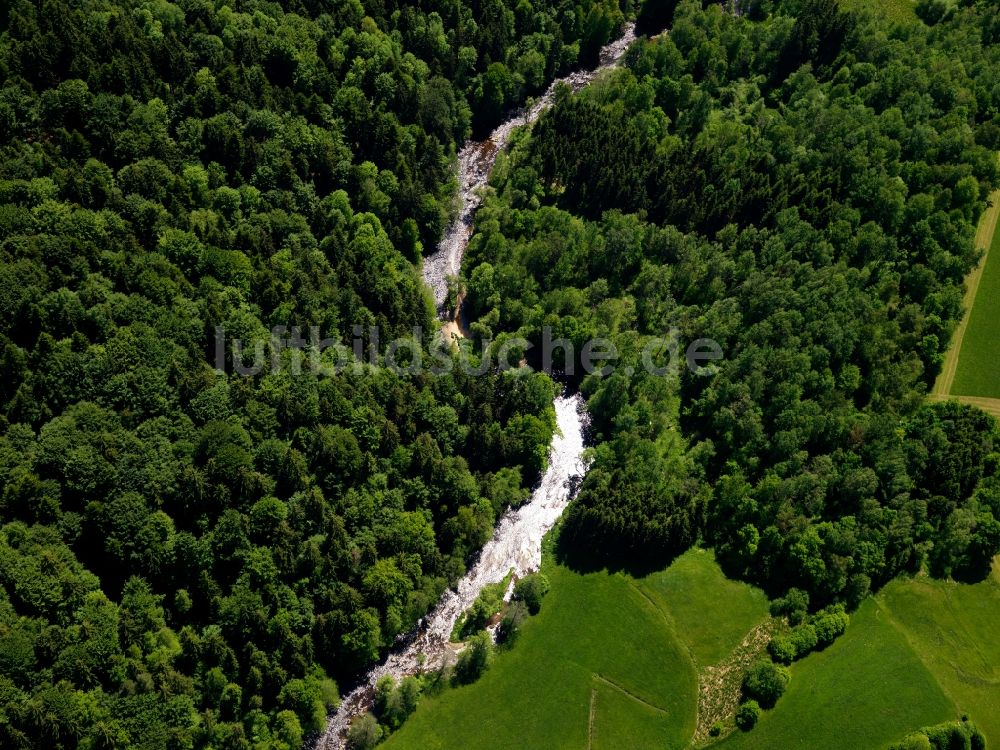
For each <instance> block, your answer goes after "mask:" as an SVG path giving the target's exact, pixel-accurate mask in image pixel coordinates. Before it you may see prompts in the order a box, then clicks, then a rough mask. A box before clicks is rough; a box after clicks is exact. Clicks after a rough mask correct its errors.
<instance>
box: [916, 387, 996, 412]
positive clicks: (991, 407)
mask: <svg viewBox="0 0 1000 750" xmlns="http://www.w3.org/2000/svg"><path fill="white" fill-rule="evenodd" d="M930 400H931V401H958V402H959V403H960V404H968V405H969V406H978V407H979V408H980V409H982V410H983V411H985V412H986V413H988V414H992V415H993V416H994V417H997V418H1000V398H985V397H983V396H955V395H945V394H942V393H932V394H931V395H930Z"/></svg>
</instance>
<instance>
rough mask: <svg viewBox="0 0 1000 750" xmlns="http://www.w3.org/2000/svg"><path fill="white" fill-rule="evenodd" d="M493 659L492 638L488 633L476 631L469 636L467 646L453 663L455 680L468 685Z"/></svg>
mask: <svg viewBox="0 0 1000 750" xmlns="http://www.w3.org/2000/svg"><path fill="white" fill-rule="evenodd" d="M492 659H493V639H492V638H490V634H489V633H476V634H475V635H474V636H472V637H471V638H469V642H468V646H466V648H465V650H464V651H463V652H462V653H461V654H459V657H458V661H457V662H456V664H455V680H456V681H457V682H458V683H459V684H462V685H468V684H469V683H471V682H475V681H476V680H478V679H479V676H480V675H482V673H483V672H485V671H486V668H487V667H489V665H490V661H491V660H492Z"/></svg>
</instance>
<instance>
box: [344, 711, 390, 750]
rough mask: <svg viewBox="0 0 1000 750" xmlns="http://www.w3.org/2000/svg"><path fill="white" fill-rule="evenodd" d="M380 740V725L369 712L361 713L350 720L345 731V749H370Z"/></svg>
mask: <svg viewBox="0 0 1000 750" xmlns="http://www.w3.org/2000/svg"><path fill="white" fill-rule="evenodd" d="M381 740H382V727H380V726H379V725H378V722H377V721H375V717H374V716H372V715H371V714H363V715H361V716H359V717H358V718H356V719H355V720H354V721H352V722H351V728H350V729H349V730H348V731H347V750H371V748H373V747H375V746H376V745H377V744H378V743H379V742H381Z"/></svg>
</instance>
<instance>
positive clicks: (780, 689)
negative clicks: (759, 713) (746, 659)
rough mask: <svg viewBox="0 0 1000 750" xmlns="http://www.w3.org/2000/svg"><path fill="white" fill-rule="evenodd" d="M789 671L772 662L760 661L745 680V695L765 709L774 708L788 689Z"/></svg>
mask: <svg viewBox="0 0 1000 750" xmlns="http://www.w3.org/2000/svg"><path fill="white" fill-rule="evenodd" d="M789 679H790V676H789V674H788V670H787V669H785V668H784V667H779V666H778V665H777V664H775V663H774V662H771V661H760V662H758V663H757V664H755V665H753V666H752V667H751V668H750V671H749V672H747V674H746V677H744V678H743V694H744V695H745V696H746V697H747V698H752V699H754V700H756V701H757V703H759V704H760V705H761V706H763V707H764V708H772V707H773V706H774V704H775V703H777V702H778V698H780V697H781V696H782V694H784V692H785V688H786V687H788V680H789Z"/></svg>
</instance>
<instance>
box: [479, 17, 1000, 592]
mask: <svg viewBox="0 0 1000 750" xmlns="http://www.w3.org/2000/svg"><path fill="white" fill-rule="evenodd" d="M666 5H671V4H670V3H667V4H666ZM960 5H961V6H962V7H957V8H952V9H950V10H949V12H948V13H946V14H943V15H942V17H941V18H940V20H939V22H938V23H936V24H932V25H925V24H922V23H921V24H911V25H899V26H893V25H890V24H889V23H888V22H886V21H885V20H882V19H878V18H876V17H875V16H874V15H856V14H851V13H847V12H845V11H843V10H841V9H840V8H839V6H838V5H837V3H836V2H835V1H834V0H789V1H788V2H779V3H773V4H772V3H751V4H750V6H749V7H747V8H745V9H744V10H746V12H745V13H742V14H740V13H733V12H731V6H730V5H729V4H723V5H717V4H711V3H705V4H702V3H700V2H693V1H690V0H687V1H685V2H681V3H678V4H676V10H675V12H674V15H673V19H672V22H671V24H670V32H669V34H665V35H661V36H659V37H657V38H655V39H652V40H647V41H640V42H639V43H638V44H636V45H634V46H633V47H632V49H631V50H630V51H629V52H628V53H627V56H626V65H625V68H624V69H620V70H617V71H613V72H610V73H609V74H607V75H606V76H605V77H604V78H603V79H602V80H599V81H597V82H596V83H595V84H593V85H592V86H590V87H588V88H587V89H584V90H583V91H581V92H579V93H577V94H572V93H570V92H569V91H568V90H565V91H563V92H562V93H561V94H560V95H559V96H558V101H557V103H556V105H555V106H554V107H553V108H552V109H551V110H549V111H548V112H546V113H544V114H543V115H542V116H541V118H540V119H539V121H538V123H537V124H536V126H535V127H534V129H533V131H532V133H531V135H530V137H528V136H527V135H525V134H522V137H521V138H520V140H519V141H518V142H517V143H516V144H515V146H514V148H513V150H512V152H511V154H510V155H509V157H508V158H506V159H504V160H501V162H499V163H498V167H497V169H496V170H495V172H494V175H493V187H494V191H493V194H492V195H491V196H490V197H489V198H488V199H487V201H486V203H485V204H484V206H483V208H482V209H481V210H480V212H479V214H478V215H477V221H476V228H477V233H476V235H475V236H474V237H473V240H472V243H471V245H470V249H469V253H468V255H467V258H466V271H465V274H466V276H467V279H466V281H465V284H466V286H467V288H468V304H469V305H470V309H471V310H472V311H473V312H474V314H475V316H477V317H478V318H479V323H478V324H477V325H476V326H474V327H473V330H474V332H475V333H476V335H478V336H481V337H486V338H489V337H494V336H498V335H499V336H505V335H507V336H509V335H518V336H522V337H525V338H526V339H528V341H530V342H532V344H533V345H536V346H537V345H538V344H539V343H541V341H542V340H543V337H544V336H545V335H551V336H552V337H559V338H563V339H566V340H568V341H570V342H572V343H573V344H574V349H575V353H576V356H578V355H579V353H580V351H581V349H582V346H583V344H584V342H586V341H587V340H589V339H591V338H593V337H595V336H604V337H609V338H610V339H611V340H612V341H613V342H614V343H615V344H616V347H617V349H618V351H619V358H618V361H617V366H616V367H615V368H614V371H613V372H612V373H611V374H606V375H604V376H600V375H597V374H592V375H589V376H588V377H586V378H584V379H583V380H582V383H581V388H582V390H583V392H584V393H585V394H586V396H587V397H588V399H589V406H590V410H591V415H592V418H593V427H594V431H595V438H596V440H597V441H598V443H599V444H598V446H597V448H596V451H595V461H594V463H593V465H592V467H591V469H590V471H589V473H588V475H587V477H586V480H585V482H584V484H583V487H582V490H581V492H580V495H579V497H578V499H577V501H576V502H575V503H574V504H573V505H572V506H571V507H570V509H569V511H568V516H567V519H566V528H565V530H564V532H563V534H562V541H563V542H564V548H565V549H564V552H565V553H566V554H571V553H572V552H573V551H574V549H577V550H583V551H584V556H585V557H587V558H593V556H594V554H595V550H607V551H608V555H609V557H610V558H612V560H614V561H616V562H618V563H621V562H623V558H626V559H627V558H629V557H631V558H633V562H642V563H649V562H652V563H655V564H656V565H657V566H659V565H661V564H662V563H663V562H664V561H665V560H668V559H670V557H671V556H672V555H674V554H676V553H677V552H679V551H682V550H684V549H686V548H687V547H688V546H690V545H691V544H692V543H694V542H695V541H698V540H702V541H705V542H706V543H709V544H712V545H713V546H714V547H715V548H716V550H717V553H718V556H719V558H720V560H721V561H722V562H723V564H724V565H725V567H726V568H727V570H728V571H729V572H730V573H732V574H734V575H738V576H741V577H744V578H747V579H750V580H752V581H754V582H757V583H759V584H761V585H763V586H764V587H765V588H766V589H768V590H769V591H771V592H772V593H774V594H779V593H783V592H784V591H786V590H787V589H789V588H792V587H794V588H796V589H798V590H800V591H804V592H806V593H807V594H808V595H809V596H810V598H811V605H812V606H813V607H821V606H823V605H824V604H826V603H829V602H836V601H842V602H845V603H847V604H849V605H853V604H856V603H857V602H858V601H860V600H861V599H862V598H863V597H864V596H865V595H866V594H867V593H868V592H869V591H870V590H872V589H873V588H877V587H878V586H880V585H882V584H884V583H885V582H887V581H888V580H890V579H891V578H892V577H894V576H895V575H897V574H899V573H900V572H902V571H915V570H919V569H921V568H927V569H929V570H930V572H931V573H933V574H935V575H939V576H949V575H951V576H954V577H958V578H973V579H975V578H979V577H981V576H982V575H984V574H985V573H986V572H987V571H988V569H989V563H990V560H991V558H992V557H993V555H994V554H995V553H996V552H997V551H998V549H1000V522H998V519H1000V475H998V468H1000V461H998V459H1000V453H998V448H1000V443H998V437H1000V433H998V432H997V427H996V423H995V420H994V419H993V418H992V417H990V416H988V415H986V414H984V413H982V412H980V411H978V410H976V409H973V408H970V407H966V406H961V405H958V404H954V403H948V404H934V405H929V404H926V403H925V400H924V396H925V394H926V392H927V390H928V386H929V384H931V383H932V382H933V380H934V377H935V376H936V374H937V372H938V370H939V367H940V363H941V359H942V352H943V351H944V350H945V349H946V348H947V346H948V343H949V340H950V337H951V334H952V331H953V329H954V327H955V325H956V323H957V321H958V319H959V317H960V315H961V313H962V293H963V279H964V276H965V275H966V273H967V272H968V271H969V270H970V269H971V268H972V267H973V266H974V264H975V263H976V262H977V260H978V257H979V252H980V251H981V249H979V248H976V247H975V246H974V243H973V235H974V232H975V229H974V227H975V223H976V221H977V219H978V217H979V215H980V213H981V212H982V210H983V208H984V207H985V198H986V196H987V195H988V193H989V191H990V190H992V189H994V188H996V187H997V186H998V184H1000V170H998V163H997V155H996V151H997V149H998V148H1000V86H998V84H997V81H1000V47H998V46H996V45H995V42H997V41H998V38H997V28H998V27H997V20H996V15H995V7H994V6H993V5H992V4H991V3H986V2H983V3H971V2H966V3H962V4H960ZM663 10H664V9H663V5H660V4H657V3H652V2H651V3H648V4H647V6H646V7H645V8H643V10H642V12H641V14H640V22H645V23H647V24H649V23H651V22H650V21H649V19H648V16H649V14H650V13H662V12H663ZM661 20H662V19H661ZM546 327H548V328H549V329H551V330H552V331H553V333H552V334H545V333H544V331H545V329H546ZM671 329H676V330H677V331H678V332H679V340H680V343H681V345H682V346H686V345H687V343H688V342H691V341H694V340H696V339H699V338H702V337H705V338H711V339H713V340H715V341H716V342H717V343H718V344H719V346H720V347H721V349H722V351H723V353H724V358H723V359H722V360H720V361H717V362H714V363H713V364H714V367H713V368H711V369H709V370H707V371H705V372H702V373H700V374H695V373H694V372H692V371H691V370H690V369H689V368H687V367H681V368H680V369H679V374H678V375H677V376H676V377H664V376H662V375H657V374H651V373H650V371H649V369H650V368H649V367H644V366H640V362H641V360H642V358H643V356H644V354H643V352H644V351H645V352H646V354H647V355H648V354H649V351H650V350H649V345H650V343H651V342H654V337H664V336H666V335H667V333H668V331H670V330H671ZM658 346H659V345H658ZM682 351H683V350H682ZM663 354H664V352H663V351H661V352H660V355H661V356H660V358H659V359H656V360H655V362H660V361H662V359H663V357H662V355H663Z"/></svg>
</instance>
